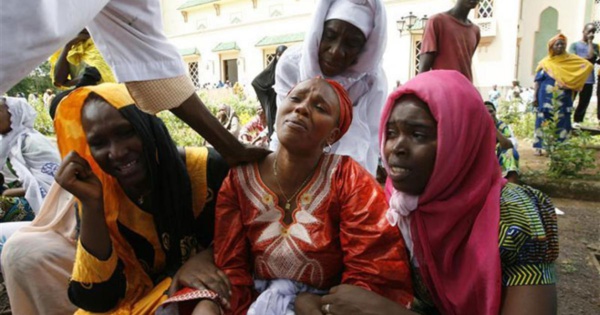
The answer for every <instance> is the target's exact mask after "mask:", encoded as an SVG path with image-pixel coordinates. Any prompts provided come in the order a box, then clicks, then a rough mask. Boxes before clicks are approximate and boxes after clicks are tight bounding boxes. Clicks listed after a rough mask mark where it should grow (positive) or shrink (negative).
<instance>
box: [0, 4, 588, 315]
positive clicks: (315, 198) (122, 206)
mask: <svg viewBox="0 0 600 315" xmlns="http://www.w3.org/2000/svg"><path fill="white" fill-rule="evenodd" d="M26 1H27V2H35V0H26ZM57 1H58V0H46V1H45V2H44V4H45V5H44V6H43V8H48V6H50V5H56V6H57V7H59V6H58V2H57ZM478 2H479V1H476V0H458V1H457V2H456V5H455V6H454V7H453V8H450V9H449V10H448V11H446V12H442V13H439V14H436V15H434V16H432V17H431V19H430V21H429V23H428V24H427V27H426V29H425V35H424V42H423V52H422V55H421V61H422V62H421V69H420V73H419V74H418V75H417V76H416V77H415V78H413V79H411V80H409V81H407V82H405V83H404V84H402V85H401V84H398V86H397V87H396V89H395V90H394V91H391V93H388V90H387V80H386V77H385V71H384V70H383V68H382V65H381V63H382V56H383V52H384V51H385V47H386V43H385V39H386V38H387V35H386V32H387V26H386V25H387V22H386V12H385V6H384V5H383V2H382V1H381V0H365V1H356V0H319V1H318V2H317V5H316V8H315V11H314V13H313V16H312V20H311V21H312V22H311V24H310V25H309V29H308V31H307V33H306V39H305V41H304V42H303V44H301V45H297V46H294V47H290V48H289V49H287V50H285V49H283V48H282V49H281V51H280V52H281V54H279V53H278V57H277V60H276V63H275V65H274V66H273V67H272V68H269V69H268V71H266V72H265V73H263V74H261V75H263V76H262V77H260V79H259V80H255V82H253V87H254V88H255V89H256V90H257V95H259V93H258V92H259V91H260V93H262V94H260V95H259V100H260V103H261V108H260V109H257V116H256V117H254V118H253V119H252V120H251V121H250V122H249V123H248V124H246V125H244V126H241V122H240V120H239V117H238V116H237V115H236V114H235V110H234V109H233V107H231V106H230V105H227V104H223V105H221V106H219V108H218V112H217V114H216V116H213V115H212V114H211V113H210V111H209V110H208V109H207V108H206V106H205V105H204V103H203V102H202V100H200V98H199V97H198V95H197V94H196V93H195V87H194V85H193V84H192V82H191V80H190V79H189V78H188V77H187V76H186V69H185V68H184V67H183V64H182V62H181V57H179V55H178V53H177V50H176V49H175V48H174V47H173V46H172V45H171V44H170V43H169V42H168V41H167V39H166V37H165V36H164V34H163V32H162V24H161V13H160V1H158V0H145V1H139V2H136V3H135V4H131V3H129V2H127V1H124V0H97V1H87V2H82V3H81V4H72V5H71V6H68V7H64V6H63V7H61V9H60V10H50V11H48V10H47V11H39V18H36V19H32V16H31V15H32V14H33V15H35V14H37V12H38V11H35V10H34V11H33V12H32V11H30V10H25V9H24V8H25V7H27V6H23V4H21V3H20V4H18V5H17V4H13V3H8V4H6V6H5V8H4V9H3V10H2V11H0V17H1V18H0V23H2V27H0V36H2V37H5V36H6V38H8V39H9V40H10V41H11V42H12V41H14V45H11V46H6V45H0V53H1V54H2V55H3V58H2V59H1V61H0V93H4V92H6V90H8V88H10V87H11V86H12V85H13V84H15V83H16V82H18V80H19V79H20V78H22V77H23V76H24V75H26V74H27V73H28V71H27V67H29V68H31V67H34V66H35V65H36V64H38V63H39V62H41V61H42V60H43V59H45V58H48V56H49V55H51V54H52V53H53V52H54V51H56V49H59V48H61V47H62V50H59V52H57V54H58V55H59V57H60V58H58V59H57V60H63V61H64V62H65V63H63V65H61V66H60V67H59V66H56V68H57V69H59V68H60V69H62V70H56V71H54V73H55V82H56V83H57V84H58V85H61V86H66V87H68V88H69V89H67V90H66V91H65V92H62V93H60V94H59V95H57V96H56V97H54V98H53V99H52V100H50V103H51V106H50V107H51V108H53V119H54V124H55V131H56V138H57V145H58V152H57V151H56V149H54V146H53V145H52V144H50V143H47V141H48V140H47V139H46V138H45V137H43V136H41V135H40V134H39V133H37V132H36V131H35V130H33V128H32V124H33V123H32V122H33V119H34V118H35V115H34V114H32V113H31V111H32V110H33V109H32V108H31V106H29V105H28V104H27V103H26V101H25V100H24V99H21V98H12V97H3V98H2V99H1V101H0V134H1V135H2V138H1V140H0V141H1V147H2V151H1V152H0V170H3V171H2V173H3V174H7V172H6V171H5V170H6V169H8V170H9V171H10V173H12V175H13V176H14V177H15V178H16V181H18V182H20V183H19V184H20V186H21V188H16V189H15V188H14V187H10V186H9V187H6V188H3V197H2V199H1V201H2V203H0V205H4V203H5V202H6V201H5V200H8V201H9V202H12V203H11V206H10V207H11V208H10V209H14V210H10V211H5V210H4V206H3V208H2V209H3V210H2V214H4V218H19V219H18V220H14V221H24V220H32V219H33V221H32V222H18V224H19V226H18V230H17V231H16V232H14V231H11V233H10V234H11V235H10V237H9V236H6V237H7V238H8V240H7V241H6V242H5V243H4V244H3V247H2V252H1V267H2V272H3V275H4V279H5V285H6V289H7V292H8V295H9V298H10V303H11V308H12V311H13V313H15V314H71V313H75V314H93V313H103V314H195V315H199V314H206V315H210V314H274V315H278V314H281V315H286V314H299V315H302V314H359V315H360V314H501V313H502V314H556V303H557V294H556V274H555V266H554V261H555V260H556V258H557V256H558V230H557V225H556V213H555V208H554V206H553V205H552V203H551V201H550V200H549V198H548V197H547V196H546V195H544V194H543V193H542V192H540V191H538V190H536V189H533V188H531V187H528V186H525V185H520V184H519V180H518V153H517V151H516V146H517V143H516V141H515V139H514V136H513V135H512V132H511V131H510V128H509V127H508V126H507V125H506V124H504V123H503V122H502V121H500V120H499V119H498V118H497V115H496V108H497V103H495V102H494V101H495V100H494V101H490V102H485V103H484V100H483V98H482V97H481V95H480V94H479V93H478V91H477V89H476V88H475V87H474V86H473V84H472V75H471V73H472V72H471V59H472V56H473V54H474V52H475V50H476V48H477V45H478V43H479V38H480V35H479V29H478V27H477V26H476V25H475V24H473V23H472V22H471V21H470V20H469V19H468V18H467V17H468V14H469V12H470V11H471V10H472V9H473V8H475V6H476V5H477V4H478ZM38 4H39V3H38ZM33 7H34V6H32V8H33ZM7 12H8V13H7ZM23 16H27V20H26V21H23V20H21V17H23ZM32 20H35V23H30V22H31V21H32ZM13 21H19V23H22V24H26V25H24V26H26V27H24V28H23V29H24V30H27V32H28V34H12V33H8V32H6V31H5V30H6V27H4V26H6V25H8V24H7V23H13ZM56 21H62V22H63V23H59V25H58V26H56V25H54V23H56ZM50 25H52V26H54V27H53V28H52V29H53V30H55V33H52V34H49V33H48V32H43V31H40V30H46V29H50V27H49V26H50ZM84 27H85V28H86V31H85V32H82V31H81V30H82V29H83V28H84ZM88 32H89V34H88ZM86 34H87V35H86ZM24 35H27V36H24ZM89 35H91V37H92V38H93V40H94V42H93V45H94V46H93V47H92V46H90V45H88V44H87V43H88V41H89V40H90V36H89ZM25 38H27V39H26V40H25ZM74 38H75V39H74ZM33 43H35V44H33ZM40 43H41V44H40ZM64 43H67V44H66V45H65V44H64ZM566 44H567V43H566V38H565V37H564V36H562V35H558V36H557V37H555V38H553V39H552V40H551V41H550V43H549V56H548V57H547V58H545V59H544V60H542V62H541V63H540V66H539V69H538V72H537V75H536V82H538V83H539V88H538V89H536V95H544V97H549V95H554V94H559V96H560V97H563V98H564V100H563V105H564V106H567V105H568V104H566V103H567V101H566V98H567V97H570V95H571V93H573V92H574V91H580V90H582V89H583V88H584V83H585V82H586V80H587V78H588V76H589V74H590V72H591V70H590V67H591V66H590V67H587V66H586V65H587V64H589V61H588V60H585V59H582V58H580V57H576V56H575V55H572V54H567V53H565V52H564V50H565V47H566ZM11 47H13V48H11ZM14 47H19V49H18V53H17V52H16V48H14ZM92 48H93V49H96V48H97V50H98V51H99V52H100V53H101V55H102V57H103V59H104V60H106V63H107V64H108V65H110V67H111V68H112V72H110V74H114V75H115V76H116V78H118V80H119V81H121V82H123V83H122V84H117V83H111V82H110V79H109V77H108V76H109V74H107V73H106V72H105V71H104V70H102V69H104V68H103V66H100V68H98V66H97V65H91V64H90V63H92V61H89V62H85V63H84V68H83V69H79V71H77V72H70V71H67V70H73V69H72V68H71V67H69V63H74V62H75V61H74V60H75V58H74V57H73V56H74V54H75V53H76V52H79V53H81V54H82V56H87V54H86V51H87V50H86V49H92ZM11 49H13V50H11ZM24 52H25V53H24ZM88 52H89V51H88ZM278 52H279V49H278ZM89 55H94V53H93V52H91V53H89ZM69 56H71V57H69ZM92 59H93V58H92ZM92 59H89V60H92ZM6 60H10V62H5V61H6ZM81 60H84V59H81ZM94 60H96V59H94ZM582 62H585V63H587V64H584V63H582ZM576 68H577V69H576ZM94 69H95V71H94ZM29 70H30V69H29ZM86 73H87V74H88V75H90V74H94V73H96V74H97V73H101V75H100V76H99V77H98V76H92V77H94V79H92V80H80V78H84V77H85V75H86ZM101 80H107V81H106V82H102V81H101ZM81 81H84V83H82V82H81ZM255 83H256V84H255ZM582 93H583V92H582ZM538 103H541V104H543V105H540V106H542V107H543V106H545V104H546V103H547V100H546V99H539V100H538ZM164 110H170V111H171V112H173V113H174V114H175V115H176V116H177V117H179V118H180V119H182V120H183V121H184V122H185V123H187V124H188V125H189V126H190V127H191V128H192V129H194V130H195V131H196V132H198V133H199V134H200V135H202V136H203V137H204V138H205V139H206V140H207V142H208V143H210V144H211V147H201V146H199V147H185V148H180V147H177V146H176V144H175V143H174V142H173V140H172V139H171V137H170V135H169V132H168V130H167V128H166V127H165V125H164V124H163V123H162V121H161V120H160V119H159V118H157V116H156V115H155V114H156V113H158V112H160V111H164ZM564 113H565V116H566V115H567V114H568V113H569V112H568V111H565V112H564ZM542 114H543V112H542V111H540V112H539V115H538V119H539V120H542V119H548V118H547V117H546V116H543V115H542ZM569 117H570V116H569ZM569 124H570V121H569ZM568 128H570V125H566V126H565V130H567V129H568ZM34 142H36V144H34ZM267 147H269V148H270V150H269V149H267ZM378 165H381V166H382V167H383V169H385V173H386V175H387V177H386V178H385V179H384V180H385V185H381V184H380V183H378V182H377V181H376V180H375V177H374V175H375V173H376V170H377V166H378ZM3 182H7V183H9V184H11V183H14V180H12V179H8V180H7V178H3ZM11 185H12V184H11ZM7 198H12V199H7ZM24 205H26V206H24ZM34 217H35V218H34ZM7 221H11V220H3V221H2V222H3V223H0V227H2V228H3V227H4V226H5V224H9V223H6V222H7ZM48 288H51V290H48Z"/></svg>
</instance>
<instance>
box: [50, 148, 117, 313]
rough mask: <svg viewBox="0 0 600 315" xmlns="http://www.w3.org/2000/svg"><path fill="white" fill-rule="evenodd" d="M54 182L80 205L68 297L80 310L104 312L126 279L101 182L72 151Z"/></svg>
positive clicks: (84, 161) (114, 301)
mask: <svg viewBox="0 0 600 315" xmlns="http://www.w3.org/2000/svg"><path fill="white" fill-rule="evenodd" d="M56 182H57V183H58V184H59V185H60V186H61V187H63V188H64V189H65V190H67V191H68V192H70V193H71V194H73V195H74V196H75V197H76V198H77V199H78V200H79V201H80V202H81V205H82V207H83V209H82V211H81V229H80V236H79V242H78V244H77V252H76V257H75V264H74V266H73V273H72V275H71V281H70V282H69V299H70V300H71V302H73V304H75V305H77V306H78V307H80V308H82V309H84V310H87V311H91V312H107V311H109V310H111V309H113V308H114V307H115V306H117V304H118V302H119V300H120V299H121V298H122V297H123V296H124V295H125V289H126V283H125V282H126V280H125V275H124V273H123V266H122V263H121V262H120V261H119V260H118V257H117V255H116V253H115V251H114V250H113V248H112V242H111V240H110V235H109V232H108V227H107V225H106V219H105V217H104V206H103V192H102V183H101V182H100V180H99V179H98V178H97V177H96V175H95V174H94V173H93V172H92V169H91V168H90V166H89V164H88V163H87V161H86V160H85V159H83V158H82V157H81V156H80V155H79V154H77V153H76V152H75V151H72V152H71V153H69V154H68V155H67V156H66V157H65V159H64V161H63V163H62V164H61V166H60V168H59V170H58V172H57V174H56Z"/></svg>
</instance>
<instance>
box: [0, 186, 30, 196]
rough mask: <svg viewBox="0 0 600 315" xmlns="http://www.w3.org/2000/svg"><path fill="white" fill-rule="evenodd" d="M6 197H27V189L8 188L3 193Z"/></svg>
mask: <svg viewBox="0 0 600 315" xmlns="http://www.w3.org/2000/svg"><path fill="white" fill-rule="evenodd" d="M2 196H4V197H25V188H23V187H19V188H8V189H6V190H5V191H3V192H2Z"/></svg>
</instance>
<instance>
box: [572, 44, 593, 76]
mask: <svg viewBox="0 0 600 315" xmlns="http://www.w3.org/2000/svg"><path fill="white" fill-rule="evenodd" d="M592 45H594V51H595V52H596V57H598V44H592ZM588 49H589V48H588V44H587V43H585V42H582V41H578V42H574V43H573V44H571V47H569V52H570V53H572V54H576V55H577V56H579V57H581V58H583V59H588ZM595 82H596V76H595V71H592V73H590V76H589V77H588V79H587V80H586V81H585V84H594V83H595Z"/></svg>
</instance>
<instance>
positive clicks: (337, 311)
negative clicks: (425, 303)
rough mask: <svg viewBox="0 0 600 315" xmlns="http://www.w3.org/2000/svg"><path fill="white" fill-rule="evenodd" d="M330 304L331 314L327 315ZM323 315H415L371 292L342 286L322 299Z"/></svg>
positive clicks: (330, 291)
mask: <svg viewBox="0 0 600 315" xmlns="http://www.w3.org/2000/svg"><path fill="white" fill-rule="evenodd" d="M327 304H329V313H325V309H326V305H327ZM321 305H322V309H321V310H322V311H323V314H333V315H343V314H353V315H386V314H398V315H400V314H414V313H412V312H410V311H408V310H407V309H405V308H404V307H402V306H401V305H399V304H396V303H394V302H393V301H390V300H388V299H386V298H384V297H382V296H380V295H378V294H377V293H374V292H371V291H369V290H366V289H363V288H360V287H357V286H353V285H348V284H342V285H338V286H336V287H333V288H331V290H329V294H327V295H325V296H323V298H322V299H321Z"/></svg>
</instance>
